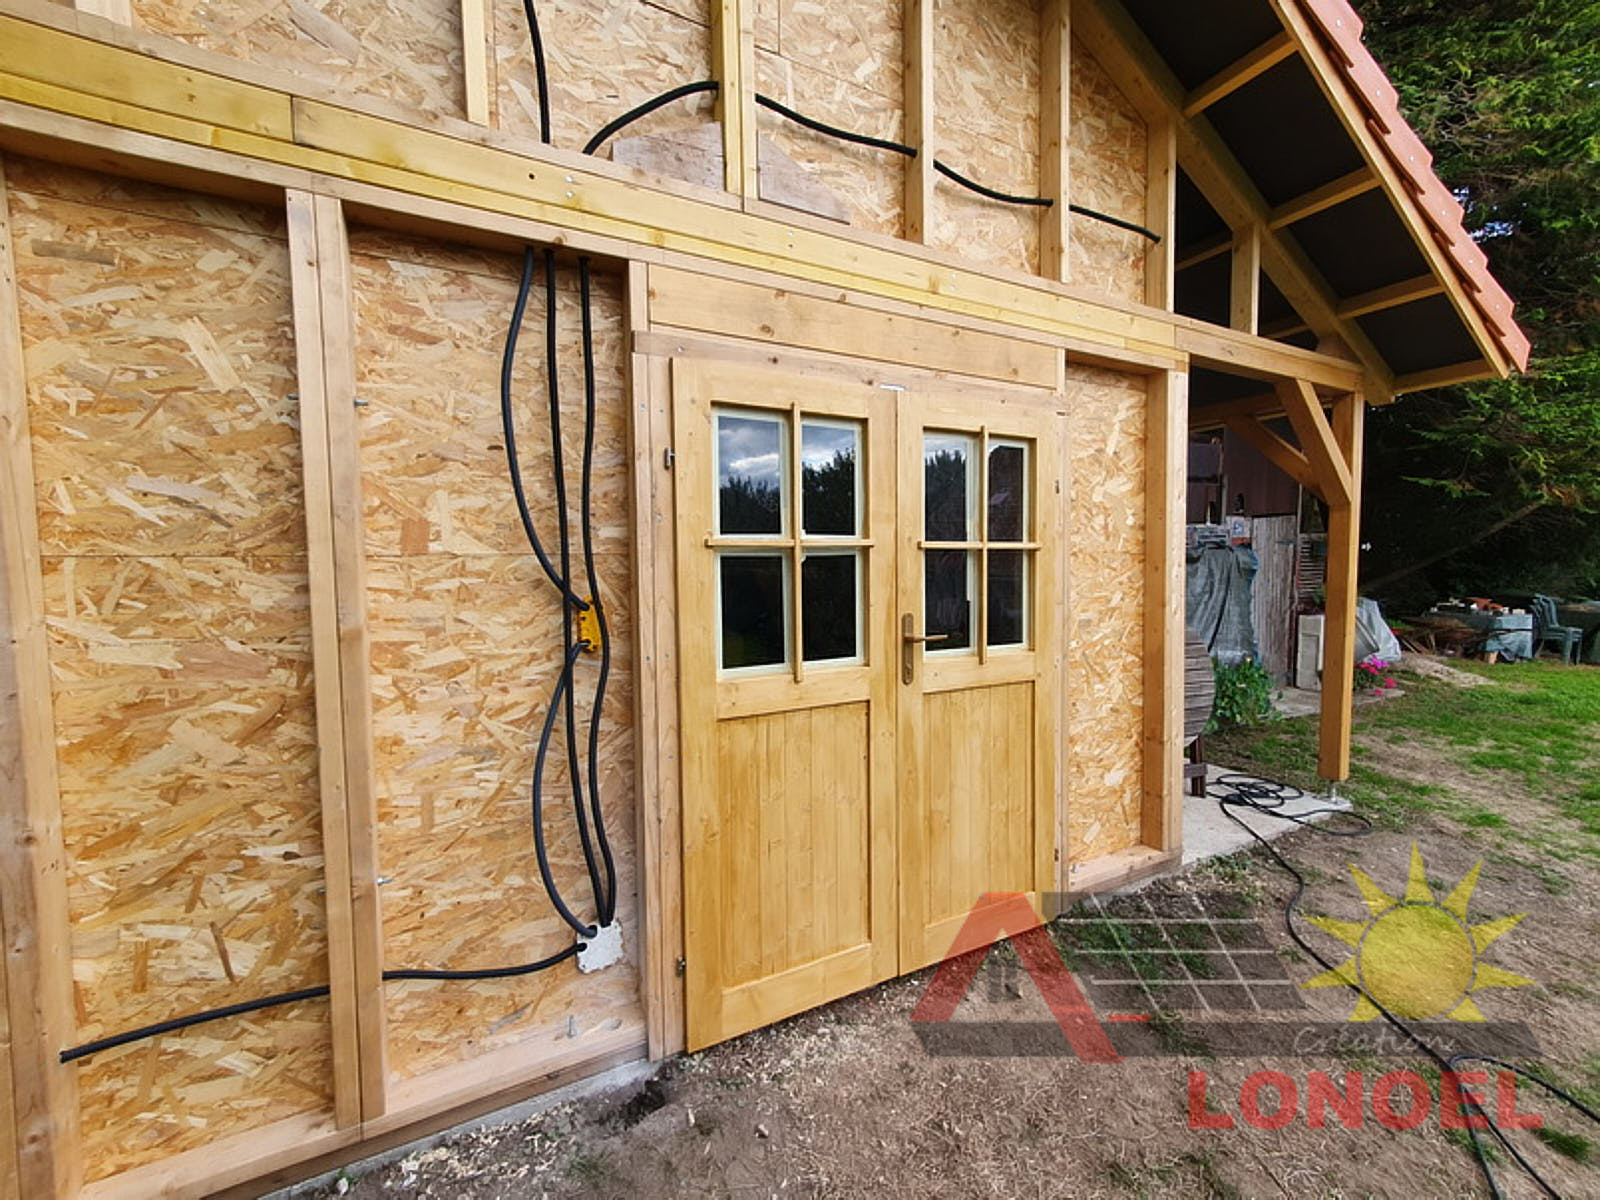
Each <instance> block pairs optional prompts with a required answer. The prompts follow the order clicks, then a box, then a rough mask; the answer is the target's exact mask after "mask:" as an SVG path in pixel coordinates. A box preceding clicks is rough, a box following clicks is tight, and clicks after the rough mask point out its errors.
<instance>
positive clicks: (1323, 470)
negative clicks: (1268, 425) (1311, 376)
mask: <svg viewBox="0 0 1600 1200" xmlns="http://www.w3.org/2000/svg"><path fill="white" fill-rule="evenodd" d="M1277 392H1278V399H1279V401H1280V402H1281V403H1282V405H1283V412H1284V415H1285V416H1287V417H1288V418H1289V424H1290V425H1292V426H1294V436H1295V438H1296V440H1297V441H1299V443H1300V452H1301V453H1302V454H1304V455H1305V457H1306V461H1307V462H1309V463H1310V464H1311V470H1312V472H1313V474H1314V476H1315V478H1316V480H1317V483H1318V484H1319V491H1320V492H1321V495H1322V498H1323V499H1324V500H1326V501H1327V502H1328V503H1329V504H1330V505H1334V506H1338V505H1348V504H1349V503H1350V502H1351V499H1350V498H1351V482H1350V467H1349V465H1348V463H1346V461H1345V456H1344V453H1343V452H1342V451H1341V450H1340V449H1339V445H1338V443H1337V442H1336V441H1335V440H1334V436H1333V430H1332V428H1330V427H1329V425H1328V418H1327V416H1326V414H1324V413H1323V411H1322V401H1321V399H1319V398H1318V396H1317V393H1316V390H1315V389H1314V388H1312V386H1311V385H1310V384H1309V383H1307V382H1306V381H1305V380H1303V379H1287V380H1283V381H1281V382H1280V383H1279V384H1278V386H1277Z"/></svg>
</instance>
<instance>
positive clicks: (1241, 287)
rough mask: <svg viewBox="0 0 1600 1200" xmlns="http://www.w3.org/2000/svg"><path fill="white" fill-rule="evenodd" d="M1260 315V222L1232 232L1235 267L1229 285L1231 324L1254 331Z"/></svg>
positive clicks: (1246, 330) (1229, 319)
mask: <svg viewBox="0 0 1600 1200" xmlns="http://www.w3.org/2000/svg"><path fill="white" fill-rule="evenodd" d="M1260 317H1261V226H1259V225H1246V226H1245V227H1244V228H1243V229H1239V230H1236V231H1235V232H1234V235H1233V270H1232V273H1231V276H1230V281H1229V289H1228V325H1229V326H1230V327H1231V328H1233V329H1237V330H1238V331H1239V332H1240V333H1248V334H1254V333H1255V332H1256V329H1257V326H1258V325H1259V324H1260Z"/></svg>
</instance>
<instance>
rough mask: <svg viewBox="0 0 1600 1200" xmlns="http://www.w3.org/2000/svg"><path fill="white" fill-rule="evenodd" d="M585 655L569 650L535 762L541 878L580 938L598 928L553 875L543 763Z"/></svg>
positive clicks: (535, 823)
mask: <svg viewBox="0 0 1600 1200" xmlns="http://www.w3.org/2000/svg"><path fill="white" fill-rule="evenodd" d="M582 653H583V643H582V642H579V643H578V644H577V645H575V646H573V647H572V648H571V649H570V650H568V651H567V657H566V660H565V661H564V662H563V663H562V664H561V673H560V674H559V675H558V676H556V687H555V691H554V692H552V693H551V694H550V708H549V710H548V711H546V713H545V714H544V728H543V729H542V730H541V731H540V733H539V750H538V753H536V754H535V755H534V759H533V789H532V790H533V848H534V852H535V854H536V855H537V857H538V860H539V878H540V879H542V880H543V881H544V890H545V891H546V892H548V893H549V894H550V903H551V904H553V905H555V909H556V911H557V912H558V913H560V914H561V919H562V920H563V921H565V922H566V923H567V924H568V925H570V926H572V929H573V931H574V932H575V933H576V934H577V935H578V936H579V937H580V938H591V937H593V936H594V935H595V933H596V932H597V930H596V929H595V927H594V926H592V925H585V924H584V923H583V922H582V921H580V920H578V918H577V917H575V916H573V915H572V910H571V909H570V908H568V907H567V902H566V901H565V900H563V899H562V898H561V891H560V889H558V888H557V887H556V881H555V877H554V876H553V875H551V873H550V852H549V848H548V847H547V846H546V845H545V840H544V787H543V781H544V760H545V758H546V757H547V756H548V755H549V753H550V732H551V730H552V729H554V728H555V723H556V716H557V714H558V713H559V712H560V711H561V702H562V698H563V697H564V696H565V695H566V694H567V692H568V691H569V690H571V687H572V665H573V663H575V662H577V661H578V655H580V654H582Z"/></svg>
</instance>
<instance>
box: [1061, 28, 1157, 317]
mask: <svg viewBox="0 0 1600 1200" xmlns="http://www.w3.org/2000/svg"><path fill="white" fill-rule="evenodd" d="M1145 146H1146V135H1145V125H1144V121H1143V120H1142V119H1141V118H1140V116H1139V114H1138V113H1137V112H1136V111H1135V110H1134V108H1133V105H1131V104H1129V103H1128V100H1127V97H1125V96H1124V95H1123V94H1122V93H1121V92H1120V91H1118V90H1117V86H1116V84H1114V83H1112V82H1111V77H1110V76H1109V75H1107V74H1106V73H1105V70H1104V69H1103V68H1102V67H1101V66H1100V64H1099V63H1098V62H1097V61H1095V59H1094V57H1093V56H1092V55H1091V54H1090V53H1089V51H1088V49H1087V48H1086V47H1085V46H1084V45H1083V43H1082V42H1080V41H1078V39H1077V38H1073V39H1072V136H1071V138H1070V140H1069V144H1068V151H1067V153H1068V158H1069V162H1068V167H1069V171H1070V184H1069V186H1070V188H1071V190H1072V203H1074V204H1081V205H1083V207H1085V208H1092V209H1094V210H1095V211H1096V212H1103V213H1106V214H1107V215H1109V216H1113V217H1121V218H1122V219H1123V220H1124V221H1133V222H1135V223H1136V224H1139V225H1143V224H1144V223H1145V219H1146V216H1145V210H1144V205H1145V182H1146V180H1147V179H1148V178H1149V165H1148V163H1147V161H1146V158H1145V155H1146V149H1145ZM1149 245H1150V243H1149V242H1148V241H1147V240H1146V239H1145V238H1144V237H1142V236H1140V235H1139V234H1137V233H1129V232H1128V231H1127V230H1124V229H1118V228H1116V227H1115V226H1112V225H1107V224H1106V223H1105V222H1103V221H1096V220H1093V219H1092V218H1089V217H1083V216H1074V217H1073V218H1072V237H1071V245H1070V249H1069V254H1070V268H1071V271H1072V282H1073V283H1074V284H1076V285H1078V286H1080V287H1083V288H1086V289H1088V290H1091V291H1098V292H1104V293H1105V294H1106V295H1109V296H1115V297H1117V298H1119V299H1122V300H1133V301H1137V302H1141V303H1142V302H1143V301H1144V259H1145V253H1146V251H1147V250H1148V248H1149Z"/></svg>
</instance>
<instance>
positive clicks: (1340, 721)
mask: <svg viewBox="0 0 1600 1200" xmlns="http://www.w3.org/2000/svg"><path fill="white" fill-rule="evenodd" d="M1331 423H1332V425H1333V436H1334V440H1335V441H1336V442H1337V443H1338V445H1339V451H1340V453H1341V454H1342V456H1343V458H1344V462H1345V465H1346V467H1347V468H1348V470H1349V472H1350V491H1349V502H1348V503H1342V504H1341V503H1337V502H1330V503H1329V505H1328V574H1327V580H1326V587H1325V589H1324V590H1325V592H1326V595H1327V609H1326V612H1327V615H1326V616H1325V617H1324V618H1323V643H1322V713H1321V726H1320V731H1319V736H1318V767H1317V770H1318V774H1320V775H1321V776H1322V777H1323V778H1324V779H1329V780H1340V779H1347V778H1349V775H1350V723H1351V713H1350V705H1351V702H1352V700H1353V698H1354V691H1355V684H1354V675H1355V666H1356V597H1357V595H1358V594H1359V590H1358V589H1359V580H1358V575H1359V563H1360V553H1361V549H1360V547H1361V458H1362V442H1363V435H1364V432H1365V425H1366V401H1365V399H1364V398H1363V397H1362V396H1361V395H1359V394H1355V395H1346V396H1342V397H1340V398H1339V399H1338V400H1337V401H1335V402H1334V405H1333V420H1332V422H1331Z"/></svg>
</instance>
